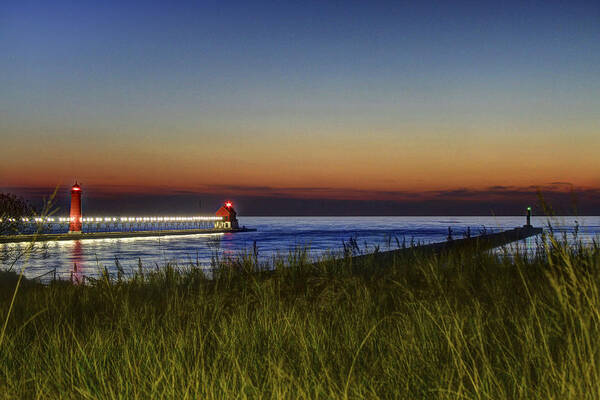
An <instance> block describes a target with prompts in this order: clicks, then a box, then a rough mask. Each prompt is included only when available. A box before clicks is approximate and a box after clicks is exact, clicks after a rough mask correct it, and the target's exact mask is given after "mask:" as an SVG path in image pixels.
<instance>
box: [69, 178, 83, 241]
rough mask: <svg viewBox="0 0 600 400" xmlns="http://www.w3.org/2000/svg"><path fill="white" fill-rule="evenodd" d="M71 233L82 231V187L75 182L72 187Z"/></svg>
mask: <svg viewBox="0 0 600 400" xmlns="http://www.w3.org/2000/svg"><path fill="white" fill-rule="evenodd" d="M69 233H81V187H80V186H79V185H78V184H77V182H75V184H74V185H73V187H71V214H70V216H69Z"/></svg>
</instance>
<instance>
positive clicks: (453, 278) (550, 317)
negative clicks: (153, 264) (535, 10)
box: [0, 239, 600, 399]
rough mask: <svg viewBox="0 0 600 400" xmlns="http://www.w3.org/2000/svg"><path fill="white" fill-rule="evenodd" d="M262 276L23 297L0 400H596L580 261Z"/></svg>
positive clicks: (427, 261) (290, 265)
mask: <svg viewBox="0 0 600 400" xmlns="http://www.w3.org/2000/svg"><path fill="white" fill-rule="evenodd" d="M275 267H276V268H275V269H274V270H273V271H264V270H263V269H262V268H261V266H259V265H257V262H256V260H254V259H253V257H252V256H248V257H241V258H240V259H238V260H235V261H231V260H229V261H225V262H222V263H221V264H220V265H219V266H218V268H217V269H216V271H215V273H214V276H213V277H212V278H211V279H208V278H207V277H206V276H205V275H204V274H203V272H202V271H201V270H200V269H195V268H177V267H175V266H173V265H167V266H165V267H164V268H163V269H161V270H159V271H154V272H151V273H134V274H133V275H132V276H130V277H129V278H128V279H114V278H113V279H111V278H109V277H108V276H104V277H102V278H101V279H98V280H96V281H89V282H88V283H87V284H86V285H73V284H71V283H68V282H54V283H51V284H50V285H41V284H36V283H34V282H29V281H23V282H22V285H21V287H20V289H19V292H18V295H17V297H16V299H15V302H14V305H13V307H12V311H11V315H10V318H9V320H8V323H7V327H6V333H5V337H4V339H3V342H2V344H1V345H0V397H4V398H59V397H63V398H103V399H104V398H106V399H110V398H143V399H146V398H177V399H186V398H190V399H196V398H198V399H199V398H202V399H211V398H228V399H229V398H231V399H244V398H294V399H296V398H299V399H303V398H306V399H314V398H352V399H354V398H368V399H377V398H406V399H415V398H427V399H429V398H432V399H436V398H439V399H471V398H473V399H504V398H515V399H516V398H544V399H550V398H556V399H568V398H571V399H586V398H600V385H599V384H598V383H599V382H600V352H599V350H600V344H599V338H600V335H599V334H600V290H599V289H600V285H599V282H600V281H599V279H600V249H599V248H598V246H597V245H592V246H588V247H583V246H574V247H573V246H567V245H566V244H565V243H560V242H557V241H555V240H554V239H550V240H549V241H548V242H547V245H546V247H545V248H544V249H542V251H540V252H539V253H538V254H537V255H533V256H532V255H530V256H527V257H525V256H519V255H517V256H515V257H497V256H494V255H492V254H490V253H485V252H484V253H481V252H475V251H461V252H453V253H449V254H444V255H439V256H431V255H423V254H412V255H405V256H401V257H397V258H395V259H394V260H393V261H391V262H388V263H387V264H386V265H382V264H381V263H380V262H378V259H377V258H376V257H371V258H366V259H361V260H360V262H356V261H354V260H353V259H352V258H350V257H347V258H345V259H341V260H335V259H333V258H324V259H323V260H321V261H320V262H319V263H316V264H312V263H311V262H309V260H308V259H307V257H306V254H305V253H304V252H302V251H298V252H295V253H293V254H290V256H289V257H288V259H286V260H280V261H279V262H277V263H276V265H275ZM14 286H15V280H14V279H3V280H2V281H1V283H0V312H2V314H1V315H2V317H4V316H5V315H6V314H7V311H8V308H9V305H10V302H11V298H12V294H13V291H14Z"/></svg>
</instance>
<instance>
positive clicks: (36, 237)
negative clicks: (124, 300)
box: [0, 228, 256, 243]
mask: <svg viewBox="0 0 600 400" xmlns="http://www.w3.org/2000/svg"><path fill="white" fill-rule="evenodd" d="M253 231H256V229H248V228H225V229H217V228H214V229H181V230H156V231H127V232H89V233H82V232H77V233H39V234H29V235H6V236H0V243H22V242H32V241H35V242H47V241H57V240H82V239H119V238H130V237H149V236H176V235H197V234H202V233H205V234H211V233H238V232H253Z"/></svg>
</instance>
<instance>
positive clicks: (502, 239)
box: [352, 209, 543, 261]
mask: <svg viewBox="0 0 600 400" xmlns="http://www.w3.org/2000/svg"><path fill="white" fill-rule="evenodd" d="M530 211H531V210H529V209H528V217H527V222H528V223H527V224H526V225H524V226H522V227H517V228H514V229H510V230H506V231H502V232H496V233H486V234H483V235H479V236H473V237H466V238H462V239H452V240H447V241H445V242H437V243H430V244H424V245H418V246H411V247H406V248H402V249H397V250H389V251H382V252H376V253H372V254H363V255H359V256H354V257H352V259H353V260H357V261H358V260H365V259H366V258H368V257H373V256H374V257H376V259H377V260H378V261H380V260H381V261H389V260H390V259H392V258H394V257H398V256H406V255H410V254H432V255H435V254H442V253H445V252H448V251H456V250H458V251H460V250H465V249H473V250H477V251H485V250H490V249H493V248H496V247H502V246H505V245H507V244H510V243H514V242H518V241H519V240H523V239H527V238H529V237H533V236H537V235H540V234H542V232H543V229H542V228H536V227H534V226H532V225H530V224H529V222H530V221H531V214H530Z"/></svg>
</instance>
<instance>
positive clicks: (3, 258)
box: [0, 217, 600, 280]
mask: <svg viewBox="0 0 600 400" xmlns="http://www.w3.org/2000/svg"><path fill="white" fill-rule="evenodd" d="M576 221H577V222H576ZM524 222H525V218H524V217H241V218H240V225H245V226H247V227H248V228H255V229H257V231H256V232H245V233H228V234H200V235H189V236H170V237H169V236H167V237H164V236H163V237H143V238H122V239H86V240H73V241H61V242H45V243H40V244H38V245H37V247H36V249H35V251H34V252H33V253H32V254H31V256H30V257H29V258H28V259H25V258H21V259H19V260H15V258H14V257H15V255H16V254H18V253H19V250H20V249H22V248H24V247H25V244H4V245H0V262H1V266H2V268H4V269H6V268H10V267H11V265H12V266H13V268H16V269H19V268H20V267H22V266H25V276H27V277H30V278H32V277H38V276H40V275H43V274H47V275H45V276H44V277H43V278H41V279H42V280H49V279H52V276H53V275H54V273H56V276H57V277H60V278H62V279H69V278H70V276H71V275H72V271H73V269H74V265H77V275H78V276H97V275H98V272H99V270H100V268H102V267H106V268H108V270H109V271H110V272H116V265H115V260H118V261H119V263H120V265H121V266H123V268H124V269H125V271H126V272H127V271H131V270H134V269H137V268H138V260H141V261H142V264H143V266H144V267H145V268H156V267H157V266H159V267H160V266H162V265H165V264H166V263H167V262H176V263H177V264H178V265H182V266H183V265H186V264H187V265H189V264H190V263H194V264H196V263H198V264H200V265H203V266H206V267H209V266H210V263H211V260H212V259H213V258H214V257H215V256H219V257H223V256H233V257H235V256H236V255H239V254H242V253H244V252H248V253H251V252H252V251H253V248H254V246H255V245H256V249H257V251H258V255H259V257H260V259H262V260H265V261H268V260H272V257H273V256H274V255H277V254H279V255H285V254H287V253H288V252H289V251H293V250H294V249H295V248H298V247H308V248H309V251H310V254H311V255H312V256H315V257H316V256H318V255H320V254H323V253H337V254H339V253H341V252H342V251H343V243H344V242H348V241H349V240H350V239H354V240H356V242H357V243H358V245H359V247H360V249H361V250H362V251H364V252H370V251H373V250H374V249H375V248H376V246H379V249H380V250H381V251H384V250H392V249H396V248H398V244H400V245H401V244H402V242H403V241H405V242H406V244H407V245H410V243H411V241H412V242H414V243H431V242H440V241H444V240H446V238H447V237H448V227H451V228H452V232H453V237H455V238H460V237H463V236H464V235H465V232H466V231H467V229H470V231H471V235H472V236H475V235H478V234H480V233H481V232H483V231H487V232H493V231H498V230H504V229H511V228H514V227H517V226H521V225H523V223H524ZM550 222H551V223H552V226H553V227H554V229H555V232H558V233H559V234H563V233H566V234H567V235H568V237H569V238H570V239H571V238H572V235H573V232H574V229H575V226H576V224H578V225H579V228H578V229H579V238H580V239H581V240H583V241H584V242H588V243H589V242H591V241H592V240H594V239H596V240H598V238H599V237H600V217H556V218H553V219H552V220H551V221H550ZM532 223H533V225H534V226H547V224H548V219H547V218H542V217H537V218H536V217H534V218H533V220H532ZM522 244H523V245H524V246H525V247H533V246H535V239H528V240H527V241H524V243H522ZM55 271H56V272H55Z"/></svg>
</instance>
